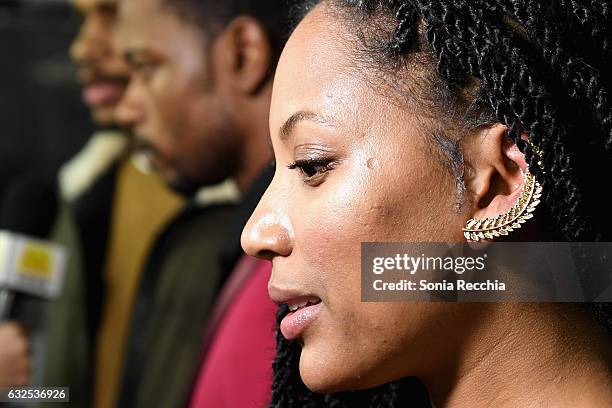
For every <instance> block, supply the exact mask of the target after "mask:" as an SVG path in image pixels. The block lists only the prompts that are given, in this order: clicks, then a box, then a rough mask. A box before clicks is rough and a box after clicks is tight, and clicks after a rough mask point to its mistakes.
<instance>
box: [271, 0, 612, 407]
mask: <svg viewBox="0 0 612 408" xmlns="http://www.w3.org/2000/svg"><path fill="white" fill-rule="evenodd" d="M317 3H318V1H306V2H301V3H300V4H299V5H297V6H294V13H295V15H297V16H298V17H297V18H296V19H295V22H297V21H299V19H300V18H301V17H302V16H303V15H305V14H306V13H307V12H308V11H309V10H310V9H311V8H312V7H313V6H314V5H316V4H317ZM324 3H325V4H326V5H328V6H329V10H330V11H333V12H334V13H335V14H334V15H337V16H338V18H341V19H344V20H345V21H347V22H350V23H351V24H350V26H349V27H356V28H355V29H354V30H355V31H354V34H355V39H356V40H358V41H359V43H358V45H357V46H356V47H355V53H356V56H357V57H358V58H357V63H364V64H367V68H369V69H370V71H372V72H376V73H378V74H379V78H381V79H383V80H384V81H385V82H386V83H388V84H389V85H390V88H391V89H392V90H396V91H397V93H396V95H399V96H400V97H404V98H406V97H412V98H414V97H415V95H407V92H406V90H405V85H406V84H407V83H408V82H409V81H408V80H407V79H406V78H404V75H403V72H405V71H403V70H402V68H404V67H406V66H416V67H418V68H421V71H422V72H424V73H425V75H424V76H421V75H419V76H418V78H417V81H414V82H418V80H422V79H424V80H425V81H424V82H425V83H424V84H423V86H422V87H420V88H417V91H419V92H417V95H416V98H418V101H419V102H421V106H422V107H424V108H425V109H432V110H436V109H437V113H438V116H439V117H440V116H441V117H442V118H444V119H443V120H445V121H447V123H453V124H455V125H458V126H459V128H462V129H473V128H475V127H479V126H482V125H486V124H491V123H496V122H499V123H502V124H504V125H506V126H507V127H508V136H509V137H510V138H511V139H512V140H513V141H514V142H515V143H516V144H517V146H518V148H519V149H520V150H521V151H522V152H523V153H524V154H525V158H526V161H527V163H528V164H529V169H530V171H531V172H532V174H534V175H535V177H536V179H537V180H538V181H539V182H540V183H541V184H542V186H543V188H544V195H543V199H542V205H543V206H544V207H545V209H544V211H545V213H546V214H547V216H548V219H547V220H549V221H550V223H551V225H550V229H551V230H553V231H554V233H553V235H552V236H554V237H555V238H556V239H558V240H563V241H609V240H610V238H611V235H612V228H611V227H612V217H610V216H609V215H608V212H609V210H608V208H609V204H608V203H607V202H605V200H603V199H602V194H604V191H605V190H606V188H605V185H606V182H605V181H604V180H602V179H601V178H600V177H598V176H599V175H600V174H602V173H603V174H611V170H610V169H611V168H612V160H611V159H612V109H611V105H610V100H609V94H610V89H611V85H612V83H611V82H612V78H611V73H612V58H611V57H612V55H611V43H610V31H609V30H610V26H611V23H612V21H611V19H610V13H611V11H612V6H611V5H610V1H609V0H605V1H601V0H558V1H554V0H542V1H524V0H496V1H494V0H490V1H484V0H403V1H402V0H324ZM359 57H363V58H359ZM411 72H412V71H411ZM413 80H414V78H413ZM410 84H411V85H412V87H411V91H413V90H414V89H415V88H414V86H417V87H418V86H419V84H416V85H415V84H413V83H410ZM432 133H434V136H436V137H434V138H433V139H434V141H435V142H437V144H438V145H439V147H441V150H442V151H443V152H446V153H447V156H448V157H449V162H450V163H451V164H453V166H457V165H458V166H462V162H461V160H462V159H461V155H460V145H459V144H458V143H457V142H456V140H455V139H453V137H452V135H448V134H444V133H443V132H438V130H434V132H432ZM522 133H527V134H528V135H529V139H530V142H531V144H529V143H526V142H525V141H524V140H523V139H522V138H521V134H522ZM538 162H540V163H538ZM453 166H451V167H453ZM451 170H452V168H451ZM608 184H609V183H608ZM589 308H590V309H591V310H592V311H593V312H594V314H595V315H596V316H597V317H598V318H599V322H600V323H603V324H604V325H605V327H606V328H607V329H608V331H609V332H610V331H611V330H612V319H611V317H610V316H612V312H611V308H610V304H607V303H598V304H591V305H589ZM284 314H286V310H285V309H284V308H281V309H279V319H280V318H281V317H282V316H284ZM279 321H280V320H279ZM299 356H300V349H299V346H297V345H295V344H292V343H290V342H287V341H286V340H284V339H283V338H282V336H281V335H280V334H279V335H278V343H277V357H276V360H275V362H274V385H273V395H272V404H271V406H272V407H323V406H330V407H332V406H334V407H335V406H338V407H345V406H346V407H393V406H421V404H422V405H423V406H429V405H427V402H426V401H425V400H424V399H423V392H424V389H423V388H422V386H421V385H420V384H418V382H416V381H414V380H410V379H402V380H400V381H396V382H393V383H391V384H387V385H384V386H382V387H379V388H377V389H375V390H370V391H364V392H355V393H342V394H337V395H329V396H320V395H316V394H314V393H312V392H309V391H308V390H307V388H306V387H305V386H304V384H303V383H302V381H301V379H300V377H299V365H298V363H299Z"/></svg>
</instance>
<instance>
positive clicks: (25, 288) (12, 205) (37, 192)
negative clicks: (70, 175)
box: [0, 177, 67, 321]
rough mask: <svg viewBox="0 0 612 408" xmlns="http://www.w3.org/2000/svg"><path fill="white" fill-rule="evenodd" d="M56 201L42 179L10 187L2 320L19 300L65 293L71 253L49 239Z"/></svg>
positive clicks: (2, 227)
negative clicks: (68, 257)
mask: <svg viewBox="0 0 612 408" xmlns="http://www.w3.org/2000/svg"><path fill="white" fill-rule="evenodd" d="M57 202H58V197H57V193H56V190H55V189H54V187H53V185H52V184H51V183H49V182H47V181H46V180H45V179H43V178H34V177H24V178H21V179H19V180H17V181H16V182H14V183H13V184H11V185H10V186H9V188H8V189H7V191H6V194H5V198H4V200H3V202H2V205H1V206H0V321H3V320H6V319H8V318H9V317H10V314H11V310H12V306H13V302H14V300H15V296H16V295H27V296H32V297H37V298H43V299H49V300H52V299H55V298H57V297H58V296H59V294H60V293H61V289H62V286H63V281H64V274H65V269H66V262H67V251H66V249H65V248H63V247H62V246H61V245H58V244H55V243H52V242H49V241H47V240H46V238H47V237H48V235H49V233H50V232H51V229H52V227H53V225H54V223H55V219H56V215H57V210H58V204H57Z"/></svg>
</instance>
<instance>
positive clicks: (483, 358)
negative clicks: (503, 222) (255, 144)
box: [242, 0, 612, 407]
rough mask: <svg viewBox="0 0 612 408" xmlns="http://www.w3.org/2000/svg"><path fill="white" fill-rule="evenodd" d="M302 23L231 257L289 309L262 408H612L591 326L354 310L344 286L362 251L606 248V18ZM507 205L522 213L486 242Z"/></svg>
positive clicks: (603, 340) (417, 308) (356, 305)
mask: <svg viewBox="0 0 612 408" xmlns="http://www.w3.org/2000/svg"><path fill="white" fill-rule="evenodd" d="M528 3H529V4H528ZM582 3H584V5H581V4H582ZM305 11H306V13H305V17H304V18H303V20H302V21H301V22H300V23H299V25H298V26H297V28H296V29H295V31H294V32H293V34H292V36H291V38H290V39H289V42H288V44H287V46H286V48H285V50H284V52H283V55H282V57H281V61H280V63H279V67H278V69H277V73H276V78H275V85H274V92H273V98H272V105H271V117H270V126H271V137H272V144H273V147H274V152H275V156H276V163H277V170H276V174H275V177H274V180H273V181H272V183H271V185H270V187H269V188H268V190H267V192H266V194H265V195H264V197H263V198H262V200H261V202H260V203H259V206H258V207H257V209H256V210H255V212H254V214H253V215H252V217H251V219H250V221H249V223H248V224H247V226H246V227H245V230H244V232H243V238H242V243H243V247H244V248H245V250H246V251H247V252H248V253H249V254H251V255H254V256H258V257H262V258H267V259H271V260H272V262H273V274H272V277H271V280H270V283H269V293H270V296H271V298H272V300H274V301H275V302H277V303H279V304H281V305H286V307H284V308H283V309H282V310H283V311H282V312H281V317H282V321H281V323H280V330H281V332H282V335H283V337H284V338H285V339H286V340H289V341H290V342H287V341H285V339H283V337H280V336H279V345H278V355H277V359H276V361H275V384H274V389H273V401H272V405H273V406H278V407H280V406H296V407H298V406H299V407H301V406H350V407H354V406H359V405H365V406H368V405H370V406H376V405H380V406H393V405H394V404H395V405H397V406H411V405H409V402H412V403H414V404H415V405H418V404H419V403H421V402H423V401H422V397H423V395H422V394H421V393H420V391H421V389H419V387H418V384H422V385H424V387H425V389H426V390H427V394H428V395H429V397H430V398H431V401H432V404H434V405H435V406H448V407H461V406H470V407H473V406H501V407H505V406H508V407H516V406H578V405H579V406H587V407H590V406H593V407H595V406H596V407H601V406H612V392H611V389H612V372H611V367H612V359H611V354H612V353H611V349H612V347H611V343H610V337H608V334H607V333H606V332H605V330H604V329H602V328H601V327H599V326H598V325H597V324H596V322H595V319H593V318H592V315H591V314H590V312H587V311H586V308H583V307H579V306H576V305H568V304H544V303H540V304H524V303H486V304H467V303H464V304H457V303H426V302H420V303H419V302H404V303H400V302H397V303H383V302H373V303H362V302H361V301H360V276H359V271H360V264H359V262H360V243H361V242H364V241H381V242H385V241H388V242H394V241H400V242H401V241H405V242H422V241H441V242H458V241H461V240H464V239H465V237H467V238H470V239H472V240H480V239H483V238H484V239H485V240H487V239H497V238H496V237H498V236H501V235H507V234H508V237H507V239H508V240H524V241H555V240H565V241H593V240H603V241H605V240H609V238H610V231H611V229H610V224H611V222H610V217H609V215H607V213H606V206H607V204H606V203H605V200H603V199H602V198H601V194H602V190H603V189H605V188H606V187H607V186H608V185H609V183H608V182H607V180H606V179H605V176H604V177H602V176H603V175H607V174H610V171H609V166H610V164H612V160H611V153H612V113H611V110H610V104H609V100H608V95H609V89H610V85H611V81H610V79H611V78H610V77H609V73H610V72H611V70H610V68H611V61H612V59H611V58H610V57H611V54H610V36H609V32H608V30H609V28H608V27H609V26H610V18H609V17H610V5H609V3H607V2H589V1H584V2H578V1H557V2H552V1H550V2H549V1H546V2H518V1H501V0H500V1H488V2H482V1H461V0H455V1H444V0H440V1H419V0H405V1H399V0H397V1H396V0H388V1H374V0H360V1H354V0H344V1H341V0H328V1H322V2H321V3H320V4H316V5H313V4H311V5H308V6H306V7H305ZM540 190H541V194H542V197H541V198H540V199H539V200H538V199H535V198H537V197H538V195H539V194H540ZM534 197H535V198H534ZM540 201H541V203H540ZM516 206H519V207H523V209H524V208H529V209H530V211H531V210H533V209H535V208H536V207H537V211H535V212H534V213H533V214H535V216H534V217H533V219H531V220H526V219H520V220H518V219H515V220H514V221H516V222H514V223H513V224H511V226H513V227H512V228H509V229H502V228H501V227H499V228H498V224H499V223H498V221H499V220H500V219H502V218H500V217H510V215H512V216H514V215H513V214H514V213H512V212H511V211H512V209H513V208H516ZM521 211H522V210H521ZM508 214H510V215H508ZM524 214H526V213H524ZM472 219H475V220H477V221H483V222H480V223H478V222H470V220H472ZM484 220H490V222H489V221H487V222H486V223H485V222H484ZM514 224H517V225H518V226H515V225H514ZM491 225H493V227H492V229H491V228H489V229H488V230H487V229H486V228H484V226H491ZM513 230H514V231H513ZM481 233H482V235H481ZM287 307H288V308H289V309H290V310H291V311H290V312H289V313H288V314H287V310H286V308H287ZM596 309H597V310H599V311H600V312H602V311H603V316H604V318H607V316H608V315H607V314H606V313H607V311H608V310H609V307H608V306H607V305H598V306H597V307H596ZM601 314H602V313H600V315H601ZM283 316H284V317H283ZM604 320H605V319H604ZM608 322H609V320H608ZM296 344H299V348H298V346H297V345H296ZM300 349H301V350H300ZM296 356H297V358H298V359H299V375H300V377H301V380H303V382H304V384H305V385H306V386H307V388H308V389H306V388H304V387H303V386H302V384H301V382H300V381H299V378H298V377H297V374H296V369H297V364H296V362H297V359H296ZM577 374H578V375H577ZM407 378H413V380H408V379H407ZM414 378H416V379H418V382H417V380H414ZM400 379H404V380H401V381H400V382H393V381H396V380H400ZM390 382H393V383H390ZM387 383H390V384H389V385H384V384H387ZM379 386H381V387H380V388H375V389H373V390H370V391H368V392H365V393H361V392H358V393H352V394H348V395H344V394H343V395H338V396H327V397H322V396H319V395H318V394H329V393H335V392H338V391H348V390H363V389H371V388H373V387H379ZM311 391H314V392H315V393H316V394H315V393H312V392H311ZM334 404H336V405H334Z"/></svg>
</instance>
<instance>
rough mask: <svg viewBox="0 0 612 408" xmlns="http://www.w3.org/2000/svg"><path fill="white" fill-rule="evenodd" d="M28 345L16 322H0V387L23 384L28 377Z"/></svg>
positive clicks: (26, 382) (24, 334)
mask: <svg viewBox="0 0 612 408" xmlns="http://www.w3.org/2000/svg"><path fill="white" fill-rule="evenodd" d="M29 349H30V345H29V341H28V337H27V335H26V333H25V332H24V330H23V328H22V327H21V326H19V325H18V324H16V323H2V324H0V387H8V386H24V385H27V384H28V382H29V377H30V350H29Z"/></svg>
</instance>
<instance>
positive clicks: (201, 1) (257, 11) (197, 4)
mask: <svg viewBox="0 0 612 408" xmlns="http://www.w3.org/2000/svg"><path fill="white" fill-rule="evenodd" d="M162 3H163V4H164V5H165V6H166V7H169V8H170V9H172V10H173V11H174V12H176V13H177V14H178V16H179V17H181V18H182V19H184V20H185V21H189V22H191V23H193V24H194V25H196V26H198V27H199V28H201V29H202V30H203V31H204V32H206V33H211V32H212V33H215V32H216V31H217V30H220V29H222V28H223V27H224V26H225V25H226V24H228V23H229V22H230V21H232V19H234V18H236V17H238V16H241V15H247V16H251V17H254V18H256V19H257V20H259V21H260V22H261V23H262V25H263V26H264V27H265V29H266V30H267V32H268V35H269V36H270V42H271V44H272V46H273V49H274V50H275V51H276V54H277V55H276V57H278V55H280V51H281V50H282V47H283V45H284V43H285V40H286V38H287V27H288V18H289V4H288V3H287V0H222V1H218V0H217V1H215V0H162Z"/></svg>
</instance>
